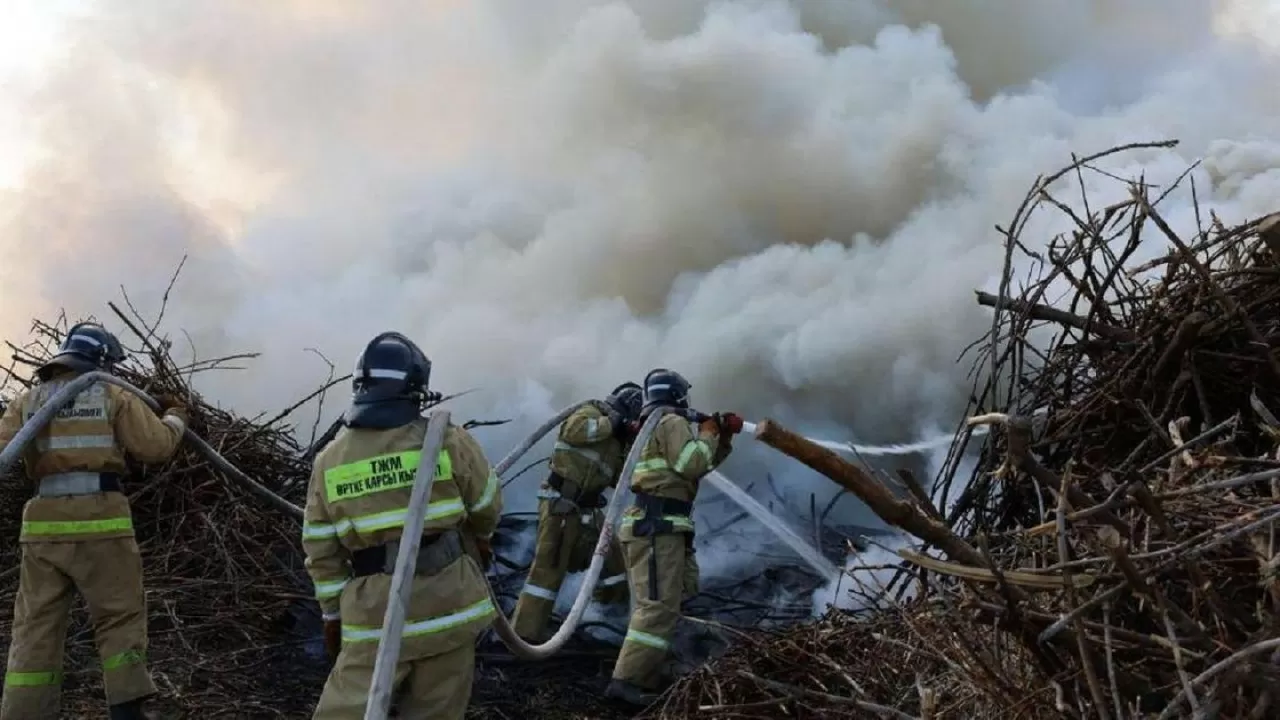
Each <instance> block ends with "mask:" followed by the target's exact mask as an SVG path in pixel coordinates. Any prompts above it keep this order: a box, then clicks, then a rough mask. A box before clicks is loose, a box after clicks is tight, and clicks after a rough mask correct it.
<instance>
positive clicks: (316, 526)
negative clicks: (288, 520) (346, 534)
mask: <svg viewBox="0 0 1280 720" xmlns="http://www.w3.org/2000/svg"><path fill="white" fill-rule="evenodd" d="M336 537H338V526H337V525H330V524H328V523H310V522H306V521H305V520H304V521H303V522H302V539H303V540H320V539H323V538H336Z"/></svg>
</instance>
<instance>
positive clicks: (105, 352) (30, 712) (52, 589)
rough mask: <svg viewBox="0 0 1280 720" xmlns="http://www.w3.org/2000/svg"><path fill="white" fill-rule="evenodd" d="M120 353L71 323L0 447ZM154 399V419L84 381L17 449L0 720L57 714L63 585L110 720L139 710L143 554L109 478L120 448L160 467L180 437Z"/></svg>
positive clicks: (113, 343)
mask: <svg viewBox="0 0 1280 720" xmlns="http://www.w3.org/2000/svg"><path fill="white" fill-rule="evenodd" d="M124 357H125V356H124V350H123V348H122V347H121V346H120V341H119V340H117V339H116V337H115V335H112V334H111V333H110V332H108V331H107V330H106V329H105V328H103V327H102V326H101V325H98V324H96V323H79V324H77V325H75V326H74V327H72V328H71V329H70V330H69V331H67V337H66V339H64V340H63V342H62V345H61V347H60V348H59V349H58V353H57V354H56V355H54V356H53V357H52V358H51V359H50V360H49V362H47V363H45V364H44V365H43V366H41V367H40V368H39V369H38V370H37V371H36V377H37V378H38V379H39V383H38V384H36V385H35V386H34V387H32V388H30V389H28V390H26V391H24V392H23V393H22V394H20V395H19V396H18V397H16V398H14V400H13V402H12V403H10V404H9V405H8V407H7V408H6V411H5V413H4V415H3V417H0V451H3V450H4V448H5V446H6V445H8V444H9V442H11V441H12V440H13V438H14V437H15V436H16V435H17V434H18V432H19V430H21V429H22V426H23V425H24V424H25V423H26V422H28V421H30V420H31V418H32V416H33V415H35V413H36V412H37V411H38V410H39V409H40V408H41V407H43V406H44V404H45V403H46V402H48V401H49V399H50V398H51V397H52V396H53V395H54V394H55V393H57V392H58V390H60V389H61V388H62V387H63V386H64V385H66V383H68V382H71V381H72V380H74V379H75V378H76V377H77V376H79V375H81V374H82V373H86V372H94V371H105V372H111V371H112V370H113V369H114V368H115V366H116V364H117V363H119V362H121V361H122V360H124ZM156 400H157V401H158V402H159V404H160V406H161V408H162V409H163V412H164V416H163V417H157V416H156V414H155V413H154V412H153V411H152V410H151V408H150V407H148V406H147V404H146V403H145V402H144V401H143V400H142V399H140V398H139V397H137V396H135V395H134V394H133V393H131V392H129V391H127V390H123V389H121V388H119V387H116V386H115V385H110V384H107V383H103V382H98V383H95V384H93V385H90V386H89V387H88V388H86V389H85V390H84V391H82V392H81V393H80V394H78V395H77V396H76V397H75V398H74V399H73V400H71V401H70V402H69V403H67V405H66V406H65V407H63V408H62V409H60V410H59V411H58V413H57V414H56V415H54V417H53V420H52V421H51V422H50V423H49V425H48V426H46V427H45V428H44V429H42V430H41V431H40V432H39V433H38V434H37V435H36V436H35V440H34V441H33V442H32V444H31V446H30V447H28V448H27V449H26V450H25V452H24V453H23V460H24V462H25V465H26V471H27V475H28V476H29V477H30V478H31V479H32V481H33V482H34V484H35V495H36V496H35V497H33V498H32V499H31V500H29V501H28V502H27V504H26V507H24V508H23V512H22V535H21V537H20V538H19V541H20V542H21V544H22V564H21V566H20V567H21V569H20V571H19V572H20V576H19V580H18V594H17V597H16V598H15V599H14V603H13V637H12V639H11V641H10V645H9V661H8V665H7V666H6V667H5V675H4V696H3V699H0V720H57V718H58V717H60V710H61V704H62V653H63V643H64V642H65V640H66V634H67V620H68V615H69V614H70V612H71V600H72V595H73V591H79V592H80V594H81V595H83V596H84V600H85V605H86V606H87V607H88V610H89V615H90V617H91V618H92V621H93V633H94V640H95V641H96V643H97V646H98V656H99V657H100V658H101V661H102V674H103V680H104V685H105V687H106V695H107V703H108V705H109V708H108V715H109V717H110V718H111V720H146V718H147V717H148V715H147V714H146V713H145V712H144V711H143V708H142V704H143V702H144V701H145V700H146V699H147V698H148V697H150V696H152V695H154V694H155V693H156V686H155V684H154V683H153V682H152V680H151V674H150V672H148V670H147V662H146V654H147V610H146V597H145V595H144V592H143V587H142V556H141V554H140V553H139V552H138V543H137V541H136V540H135V539H134V532H133V516H132V513H131V511H130V509H129V500H128V498H127V497H126V496H125V495H124V494H123V493H122V492H121V486H120V480H121V477H122V476H124V475H125V474H126V473H127V472H128V468H127V466H126V464H125V455H126V453H127V454H129V455H132V456H133V457H134V458H135V459H137V460H141V461H142V462H151V463H160V462H164V461H166V460H168V459H169V458H170V457H172V456H173V453H174V451H176V450H177V448H178V445H179V443H181V441H182V436H183V434H184V433H185V432H186V427H187V412H186V409H185V408H184V407H183V405H182V403H181V402H180V401H179V400H177V399H176V398H172V397H169V396H157V398H156Z"/></svg>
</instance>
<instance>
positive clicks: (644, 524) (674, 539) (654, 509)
mask: <svg viewBox="0 0 1280 720" xmlns="http://www.w3.org/2000/svg"><path fill="white" fill-rule="evenodd" d="M689 388H690V385H689V381H688V380H685V379H684V377H683V376H681V375H680V373H677V372H675V371H673V370H668V369H665V368H658V369H655V370H652V371H650V373H649V374H648V375H647V376H646V377H645V381H644V400H645V404H644V408H643V409H642V410H641V414H640V417H641V420H642V421H643V419H644V418H647V417H648V415H649V413H652V412H654V411H656V410H658V409H659V408H670V409H671V410H672V412H670V413H668V414H667V415H665V416H663V418H662V419H661V420H660V421H659V422H658V425H657V427H656V428H655V429H654V431H653V435H652V436H650V438H649V441H648V442H647V443H646V445H645V446H644V448H643V450H642V451H641V455H640V460H639V462H638V463H637V464H636V467H635V472H634V474H633V475H632V477H631V489H632V490H633V491H634V492H635V501H634V502H633V504H632V505H631V507H629V508H627V510H626V512H625V513H624V515H623V517H622V524H621V527H620V529H619V533H618V536H619V539H620V540H621V541H622V547H623V555H624V558H625V561H626V565H627V576H628V579H629V581H630V585H631V590H632V593H633V599H634V608H633V611H632V614H631V624H630V625H629V626H628V627H627V634H626V637H625V638H624V639H623V642H622V651H621V653H620V654H619V655H618V662H617V664H616V665H615V666H614V670H613V678H612V680H611V681H610V683H609V687H608V689H607V690H606V692H605V694H606V695H607V696H609V697H611V698H615V699H618V700H622V701H624V702H627V703H631V704H634V705H648V704H650V703H652V702H653V701H654V700H655V699H656V698H657V693H658V692H659V691H660V690H661V689H662V687H663V685H665V684H666V683H667V681H668V680H669V678H668V677H665V674H666V673H665V668H664V666H665V665H666V664H667V661H668V659H669V657H670V651H671V640H672V638H673V637H674V635H675V630H676V624H677V622H678V621H679V619H680V605H681V603H682V602H683V601H684V600H686V599H688V598H689V597H692V596H693V595H694V594H695V593H697V590H698V563H697V560H696V559H695V557H694V551H693V531H694V528H693V519H692V517H691V515H692V513H693V500H694V497H695V496H696V495H697V493H698V481H699V480H701V479H702V477H703V476H704V475H706V474H707V473H709V472H711V471H712V470H714V469H715V468H716V467H717V466H718V465H720V463H722V462H724V460H725V458H726V457H728V455H729V453H730V452H731V451H732V439H733V436H734V435H735V434H737V433H739V432H741V431H742V418H740V417H739V416H737V415H734V414H733V413H722V414H715V415H705V414H702V413H699V412H697V411H694V410H691V409H690V408H689Z"/></svg>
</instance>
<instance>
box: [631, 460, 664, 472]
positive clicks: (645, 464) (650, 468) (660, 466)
mask: <svg viewBox="0 0 1280 720" xmlns="http://www.w3.org/2000/svg"><path fill="white" fill-rule="evenodd" d="M670 469H671V465H670V464H669V463H668V462H667V461H666V460H665V459H663V458H653V459H652V460H641V461H640V462H638V463H636V469H635V472H636V473H645V472H655V471H657V470H670Z"/></svg>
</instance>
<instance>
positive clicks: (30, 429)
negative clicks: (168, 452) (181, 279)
mask: <svg viewBox="0 0 1280 720" xmlns="http://www.w3.org/2000/svg"><path fill="white" fill-rule="evenodd" d="M98 382H103V383H109V384H111V385H116V386H118V387H121V388H123V389H125V390H128V391H129V392H131V393H133V394H135V395H137V396H138V397H140V398H142V400H143V401H144V402H146V403H147V405H149V406H150V407H152V408H153V409H157V410H158V409H159V407H160V404H159V403H157V402H156V401H155V399H154V398H152V397H151V396H149V395H147V394H146V393H145V392H143V391H142V390H141V389H139V388H138V387H136V386H134V385H133V384H131V383H129V382H127V381H125V380H123V379H121V378H119V377H116V376H115V375H112V374H110V373H106V372H90V373H85V374H84V375H81V376H79V377H77V378H76V379H74V380H72V381H70V382H68V383H67V384H66V385H65V386H63V387H62V388H60V389H59V390H58V392H56V393H54V394H53V396H52V397H50V398H49V400H48V402H46V403H45V404H44V405H43V406H42V407H41V408H40V409H39V410H37V411H36V412H35V414H34V415H32V416H31V419H30V420H29V421H27V422H26V423H25V424H24V425H23V427H22V429H21V430H20V431H18V434H17V435H15V436H14V438H13V440H12V441H11V442H10V443H9V445H8V446H7V447H5V449H4V452H0V474H3V473H4V472H5V471H6V470H7V469H8V468H9V467H10V466H11V465H13V464H14V463H15V462H16V461H17V460H18V458H19V457H21V454H22V450H23V449H24V448H25V447H26V446H27V445H28V444H29V443H30V442H31V441H32V440H33V439H35V436H36V434H38V433H39V432H40V431H41V430H42V429H44V427H45V426H47V425H48V424H49V422H50V421H52V420H53V416H54V415H56V414H57V412H58V411H59V410H60V409H62V408H63V407H65V406H66V405H67V403H68V402H70V401H71V400H72V398H74V397H75V396H76V395H77V394H79V393H80V392H82V391H84V390H85V389H87V388H88V387H89V386H91V385H93V384H94V383H98ZM584 404H585V402H582V403H576V404H574V405H571V406H569V407H567V408H565V409H564V410H561V411H560V412H559V413H557V414H556V415H555V417H552V418H551V419H550V420H548V421H547V422H545V423H543V424H542V425H541V426H540V427H539V428H538V429H537V430H536V431H534V433H533V434H532V435H530V436H529V437H528V438H527V439H526V440H525V441H524V442H522V443H521V444H520V445H518V446H517V447H516V448H515V449H514V450H512V451H511V452H510V453H509V454H508V455H507V456H506V457H505V458H503V459H502V461H501V462H499V463H498V464H497V465H496V466H495V467H494V472H495V473H496V474H498V475H499V476H501V475H502V474H504V473H505V472H506V471H507V470H509V469H510V468H511V466H513V465H514V464H515V463H516V462H518V461H519V460H520V458H521V457H522V456H523V455H524V454H525V453H527V452H529V450H530V449H532V448H533V446H534V445H536V444H537V443H538V441H539V440H541V439H542V438H543V437H544V436H546V435H547V434H548V433H550V432H551V431H552V430H554V429H556V428H557V427H558V426H559V425H560V423H562V422H564V421H565V419H566V418H568V417H569V415H571V414H573V412H574V411H575V410H577V409H578V408H580V407H582V406H583V405H584ZM665 412H666V411H665V410H664V411H663V412H655V413H653V414H651V415H650V416H649V418H648V420H647V421H646V422H645V423H644V425H643V426H642V427H641V428H640V432H639V434H638V435H637V437H636V442H635V444H634V445H633V446H632V448H631V452H630V453H628V455H627V460H626V463H625V464H624V465H623V467H622V474H621V475H620V476H619V482H618V490H617V491H616V492H614V493H613V497H612V498H611V499H610V501H609V506H608V509H607V510H606V515H605V518H606V519H605V522H604V527H603V529H602V531H601V533H600V539H599V541H598V542H597V543H596V549H595V554H594V555H593V556H592V558H591V564H590V565H589V566H588V567H587V574H586V576H585V577H584V579H583V581H582V586H581V587H580V588H579V590H578V596H577V598H575V600H574V603H573V607H572V608H571V609H570V610H569V616H568V618H567V619H566V620H565V622H564V623H563V624H562V625H561V626H560V629H559V630H558V631H556V633H555V634H554V635H552V636H551V638H550V639H548V640H547V641H546V642H545V643H543V644H541V645H532V644H530V643H528V642H526V641H525V640H524V639H523V638H521V637H520V636H519V635H517V634H516V632H515V630H514V629H513V628H512V627H511V623H510V621H509V620H508V619H507V618H506V617H505V616H503V615H502V613H498V617H497V619H496V620H495V621H494V630H495V631H496V633H497V635H498V637H499V638H501V639H502V642H503V643H504V644H506V646H507V647H508V648H510V649H511V652H512V653H513V654H515V655H516V656H517V657H520V658H523V659H526V660H543V659H546V658H549V657H551V656H552V655H555V654H556V653H557V652H558V651H559V650H560V649H561V648H562V647H564V644H565V643H566V642H568V640H569V638H570V637H571V636H572V635H573V633H574V632H575V631H576V630H577V626H578V624H579V623H580V622H581V620H582V615H583V613H585V612H586V610H587V605H588V604H589V603H590V597H591V593H592V591H593V590H594V588H595V585H596V582H597V581H598V580H599V579H600V573H601V571H602V570H603V568H604V559H605V556H606V554H607V553H608V551H609V543H610V542H611V540H612V538H613V526H614V523H616V522H617V520H618V516H619V515H620V514H621V512H622V509H623V507H625V502H624V501H625V499H626V497H627V496H628V495H629V494H630V479H631V474H632V473H633V472H634V471H635V466H636V462H637V461H638V460H639V459H640V453H641V451H642V450H643V449H644V445H645V443H646V442H648V439H649V436H650V435H652V434H653V429H654V428H655V427H656V426H657V423H658V420H659V419H660V418H661V417H662V415H663V414H664V413H665ZM185 437H186V439H187V440H190V441H191V443H192V444H193V445H195V446H196V449H198V450H199V451H200V453H201V454H202V455H204V456H205V457H206V458H208V460H209V461H210V462H211V463H213V465H214V466H215V467H216V468H218V469H219V470H221V471H222V472H223V473H225V474H226V475H227V476H228V477H230V478H231V479H233V480H235V481H236V482H237V483H239V484H240V485H241V486H243V487H244V488H245V489H246V490H248V491H249V492H251V493H253V494H254V495H256V496H258V497H259V498H260V499H262V500H263V501H265V502H267V503H268V504H269V505H271V506H272V507H275V508H276V509H278V510H281V511H283V512H284V513H285V514H287V515H291V516H292V517H294V518H296V519H297V520H299V521H301V520H302V508H300V507H298V506H297V505H294V504H293V503H291V502H289V501H288V500H286V499H284V498H282V497H280V496H279V495H277V494H275V493H274V492H272V491H270V490H268V489H267V488H266V487H265V486H263V485H262V484H261V483H259V482H257V481H256V480H254V479H253V478H251V477H249V476H248V475H246V474H245V473H243V472H241V471H240V469H239V468H237V467H236V466H234V465H232V464H231V463H230V462H228V461H227V459H226V458H224V457H222V456H221V455H219V454H218V451H217V450H214V449H213V447H212V446H211V445H209V443H207V442H205V441H204V440H203V439H202V438H200V437H199V436H198V435H196V434H195V433H194V432H192V431H191V429H190V428H188V429H187V430H186V433H185ZM423 465H424V467H432V468H434V467H435V464H434V463H423ZM425 485H426V490H427V491H428V492H429V491H430V481H428V482H426V483H425ZM415 494H416V490H415ZM489 595H490V598H491V599H492V600H493V602H494V605H495V606H498V603H497V598H496V597H495V596H494V593H493V588H492V586H490V587H489ZM390 604H391V605H394V604H395V603H394V601H393V602H392V603H390Z"/></svg>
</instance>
